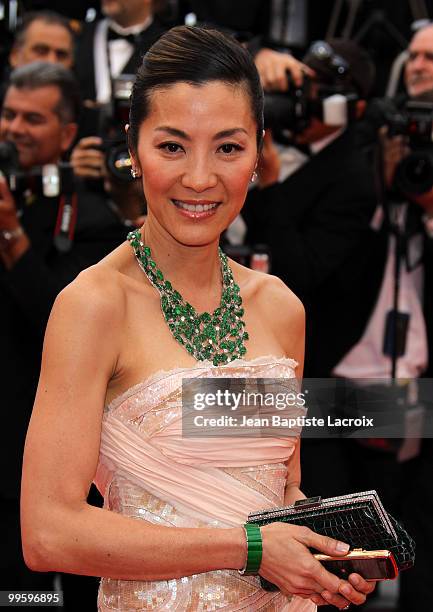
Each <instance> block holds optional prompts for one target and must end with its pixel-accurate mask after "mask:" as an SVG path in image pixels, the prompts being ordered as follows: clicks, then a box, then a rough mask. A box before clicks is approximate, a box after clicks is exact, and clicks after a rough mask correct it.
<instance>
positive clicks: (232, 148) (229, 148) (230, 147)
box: [220, 143, 242, 155]
mask: <svg viewBox="0 0 433 612" xmlns="http://www.w3.org/2000/svg"><path fill="white" fill-rule="evenodd" d="M220 149H221V151H222V152H223V153H225V154H226V155H230V154H231V153H236V152H237V151H242V147H241V146H240V145H238V144H234V143H227V144H223V145H221V147H220Z"/></svg>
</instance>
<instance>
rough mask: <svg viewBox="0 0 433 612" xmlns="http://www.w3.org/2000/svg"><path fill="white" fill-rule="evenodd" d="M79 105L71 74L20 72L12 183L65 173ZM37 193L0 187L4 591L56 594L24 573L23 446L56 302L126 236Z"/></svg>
mask: <svg viewBox="0 0 433 612" xmlns="http://www.w3.org/2000/svg"><path fill="white" fill-rule="evenodd" d="M79 106H80V105H79V92H78V84H77V83H76V81H75V79H74V77H73V75H72V74H71V73H70V71H69V70H67V69H66V68H64V67H62V66H60V65H58V64H53V63H46V62H34V63H31V64H27V65H26V66H22V67H20V68H17V69H16V70H15V71H14V72H13V73H12V74H11V78H10V83H9V86H8V89H7V91H6V95H5V99H4V104H3V108H2V111H1V118H0V140H1V141H2V145H3V146H9V147H11V148H12V145H14V146H15V148H16V151H17V155H18V162H17V163H18V168H10V167H9V168H7V167H5V165H3V166H2V167H3V171H4V173H5V174H6V176H7V175H8V174H15V175H16V174H17V171H18V172H20V173H21V179H22V180H25V179H24V175H28V174H29V173H31V172H33V171H35V172H36V171H37V170H38V169H39V171H41V169H42V168H41V167H44V168H45V169H47V165H50V166H53V165H57V164H58V162H59V161H60V160H61V159H62V157H63V155H64V154H65V152H66V151H67V150H68V149H69V147H70V145H71V142H72V141H73V139H74V137H75V134H76V131H77V118H78V113H79ZM6 161H7V163H9V161H10V157H9V160H6ZM4 162H5V158H4V157H3V159H2V163H4ZM7 163H6V166H7ZM11 185H13V181H11ZM35 185H36V183H35V178H34V177H29V178H28V181H27V182H26V183H25V187H23V188H22V189H20V192H19V193H18V192H11V191H10V189H9V187H8V182H7V180H6V178H5V176H3V174H2V175H1V179H0V327H1V330H0V335H1V338H2V345H3V357H4V358H3V361H2V368H1V374H0V376H1V393H2V406H4V408H5V409H4V411H3V418H2V430H3V442H2V444H1V445H0V449H1V450H0V465H1V470H2V479H1V485H0V517H1V522H2V526H3V533H4V540H3V542H2V544H3V550H2V555H1V557H0V582H1V590H15V589H22V590H29V589H34V590H53V588H54V586H53V576H51V575H47V574H42V573H36V572H30V571H29V570H28V569H27V568H26V567H25V565H24V561H23V558H22V551H21V544H20V532H19V492H20V479H21V463H22V454H23V446H24V438H25V434H26V429H27V424H28V421H29V418H30V414H31V410H32V406H33V401H34V396H35V392H36V386H37V382H38V377H39V369H40V360H41V353H42V342H43V336H44V332H45V326H46V323H47V320H48V316H49V313H50V310H51V307H52V304H53V302H54V300H55V298H56V296H57V294H58V293H59V292H60V291H61V290H62V289H63V288H64V287H65V286H66V285H67V284H68V283H69V282H71V281H72V280H73V279H74V278H75V276H76V275H77V274H78V273H79V272H80V271H81V270H83V269H84V268H86V267H88V266H90V265H93V264H94V263H97V262H98V261H99V260H100V259H101V258H102V257H104V256H105V255H106V254H107V253H108V252H110V251H111V250H112V249H114V248H115V247H116V246H118V245H119V244H120V243H121V242H122V241H123V240H124V239H125V237H126V233H127V230H126V228H125V227H124V226H123V224H122V223H121V222H120V221H119V219H118V218H117V217H116V215H115V214H114V213H113V212H112V211H111V209H110V208H109V207H108V205H107V202H106V201H105V200H104V199H103V198H101V197H100V196H97V195H96V194H89V193H88V192H84V191H78V190H77V191H73V192H72V193H71V191H72V190H71V189H70V186H69V188H68V189H67V190H66V189H65V190H62V187H61V192H60V196H59V197H56V196H53V197H48V195H43V193H42V192H41V190H40V189H38V188H36V186H35ZM95 587H96V585H95ZM92 596H94V592H93V594H92ZM69 609H71V608H69ZM72 609H77V607H75V608H72Z"/></svg>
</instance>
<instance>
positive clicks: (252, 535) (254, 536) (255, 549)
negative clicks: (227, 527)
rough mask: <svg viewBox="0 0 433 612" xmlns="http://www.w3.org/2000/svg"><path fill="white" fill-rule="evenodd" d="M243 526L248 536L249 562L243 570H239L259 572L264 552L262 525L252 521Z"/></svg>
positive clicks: (242, 571) (246, 573) (247, 572)
mask: <svg viewBox="0 0 433 612" xmlns="http://www.w3.org/2000/svg"><path fill="white" fill-rule="evenodd" d="M243 528H244V529H245V535H246V537H247V562H246V564H245V567H244V568H243V569H242V570H238V572H239V573H240V574H245V575H253V574H258V573H259V569H260V564H261V562H262V554H263V542H262V534H261V532H260V527H259V525H254V524H252V523H251V524H250V523H245V524H244V525H243Z"/></svg>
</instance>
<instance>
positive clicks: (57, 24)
mask: <svg viewBox="0 0 433 612" xmlns="http://www.w3.org/2000/svg"><path fill="white" fill-rule="evenodd" d="M37 61H42V62H53V63H56V64H61V65H62V66H64V67H65V68H72V65H73V62H74V32H73V30H72V29H71V26H70V25H69V21H68V20H67V19H66V17H63V16H62V15H58V14H57V13H54V12H52V11H37V12H31V13H26V14H25V15H24V18H23V21H22V23H21V25H20V27H19V28H18V30H17V32H16V34H15V39H14V43H13V46H12V49H11V52H10V55H9V63H10V65H11V67H12V68H18V67H19V66H24V65H25V64H30V63H31V62H37Z"/></svg>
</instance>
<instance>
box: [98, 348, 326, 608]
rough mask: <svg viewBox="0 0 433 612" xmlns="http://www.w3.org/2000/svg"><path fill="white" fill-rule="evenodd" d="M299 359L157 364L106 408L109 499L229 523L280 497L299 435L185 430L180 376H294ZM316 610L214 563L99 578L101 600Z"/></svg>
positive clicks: (196, 523)
mask: <svg viewBox="0 0 433 612" xmlns="http://www.w3.org/2000/svg"><path fill="white" fill-rule="evenodd" d="M295 366H296V362H294V361H293V360H291V359H287V358H275V357H260V358H258V359H255V360H253V361H246V360H240V359H238V360H235V361H232V362H231V363H229V364H226V365H222V366H217V367H215V366H213V365H212V364H211V363H210V362H197V364H196V365H195V366H193V367H190V368H179V369H175V370H170V371H161V372H158V373H156V374H155V375H153V376H152V377H151V378H149V379H147V380H146V381H144V382H142V383H139V384H138V385H136V386H135V387H132V388H131V389H128V390H127V391H126V392H125V393H124V394H123V395H122V396H120V397H118V398H116V399H115V400H113V401H112V402H111V404H110V405H109V406H108V407H107V408H106V410H105V412H104V418H103V424H102V436H101V451H100V457H99V464H98V469H97V473H96V477H95V484H96V485H97V487H98V489H99V491H100V492H101V493H102V495H103V496H104V506H105V508H107V509H109V510H111V511H113V512H119V513H120V514H124V515H126V516H130V517H132V518H135V519H138V520H144V521H147V522H149V523H153V524H155V525H165V526H171V527H216V528H229V527H232V526H236V525H242V524H243V523H244V522H245V520H246V518H247V516H248V513H249V512H251V511H252V510H257V509H261V508H271V507H277V506H281V505H283V502H284V487H285V483H286V479H287V468H286V466H285V465H284V463H283V462H284V461H287V459H288V458H289V457H290V456H291V454H292V453H293V451H294V448H295V444H296V440H297V438H294V437H285V438H213V439H212V438H208V439H204V438H201V439H191V438H189V439H188V438H182V423H181V385H182V378H184V377H185V378H192V377H209V378H210V377H245V378H258V377H260V378H262V377H263V378H283V377H286V378H294V377H295V373H294V367H295ZM220 609H222V610H224V611H225V612H234V611H235V610H242V611H243V612H248V611H250V610H254V611H255V610H261V611H263V612H265V611H266V612H276V611H277V610H278V611H287V612H313V611H314V610H316V606H315V605H314V604H313V603H312V602H311V601H310V600H304V599H302V598H300V597H289V596H286V595H283V594H282V593H280V592H279V591H278V592H275V593H270V592H267V591H265V590H263V589H261V588H260V582H259V578H258V577H256V576H241V575H240V574H239V573H238V572H237V571H236V570H218V571H212V572H205V573H201V574H195V575H193V576H185V577H183V578H180V579H173V580H159V581H145V580H143V581H136V580H115V579H112V578H102V579H101V585H100V589H99V596H98V610H99V611H100V612H108V611H109V610H117V611H122V612H127V611H133V610H134V611H136V610H178V611H179V612H184V611H196V610H201V611H210V610H220Z"/></svg>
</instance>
